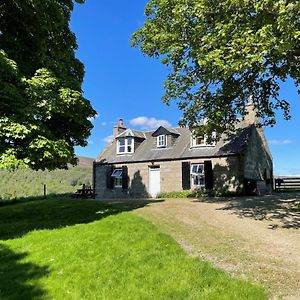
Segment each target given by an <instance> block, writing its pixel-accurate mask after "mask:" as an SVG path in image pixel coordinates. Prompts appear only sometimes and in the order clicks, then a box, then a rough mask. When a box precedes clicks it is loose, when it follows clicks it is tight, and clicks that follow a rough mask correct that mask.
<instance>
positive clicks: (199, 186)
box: [191, 163, 205, 188]
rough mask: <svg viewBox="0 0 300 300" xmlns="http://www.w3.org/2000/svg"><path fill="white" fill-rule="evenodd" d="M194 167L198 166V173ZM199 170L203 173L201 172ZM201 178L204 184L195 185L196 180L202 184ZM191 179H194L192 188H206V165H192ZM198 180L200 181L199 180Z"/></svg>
mask: <svg viewBox="0 0 300 300" xmlns="http://www.w3.org/2000/svg"><path fill="white" fill-rule="evenodd" d="M194 166H197V167H196V168H197V170H196V172H193V169H194ZM199 169H200V170H201V172H199ZM200 177H202V178H203V181H202V182H203V183H202V184H195V180H198V182H200V179H199V178H200ZM191 178H192V186H193V187H194V188H203V187H205V174H204V163H194V164H191ZM197 178H198V179H197Z"/></svg>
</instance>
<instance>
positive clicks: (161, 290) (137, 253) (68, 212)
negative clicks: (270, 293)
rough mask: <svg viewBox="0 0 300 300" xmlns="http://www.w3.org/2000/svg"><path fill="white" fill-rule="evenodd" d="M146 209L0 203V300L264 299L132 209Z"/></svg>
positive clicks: (96, 203)
mask: <svg viewBox="0 0 300 300" xmlns="http://www.w3.org/2000/svg"><path fill="white" fill-rule="evenodd" d="M145 205H146V202H142V203H136V204H135V203H131V205H127V204H126V205H125V204H123V205H122V204H115V205H113V206H112V205H109V204H104V203H102V202H100V201H87V200H70V199H67V198H64V197H63V196H61V197H60V196H57V198H56V199H49V200H35V201H31V202H25V203H6V204H4V205H2V206H0V228H1V231H0V298H1V299H9V300H10V299H228V300H229V299H256V300H257V299H266V294H265V292H264V291H263V290H262V288H260V287H257V286H254V285H252V284H250V283H248V282H246V281H244V280H239V279H234V278H232V277H230V276H229V275H227V274H226V273H225V272H223V271H221V270H218V269H215V268H213V267H212V266H211V265H210V264H209V263H207V262H205V261H203V260H201V259H199V258H195V257H191V256H188V255H187V254H186V253H185V252H184V251H183V250H182V248H181V247H180V246H179V245H178V244H177V243H176V242H175V241H174V240H173V239H172V238H171V237H169V236H168V235H166V234H164V233H162V232H161V231H160V229H159V227H156V226H154V225H153V224H151V223H150V222H148V221H146V220H144V219H143V218H141V217H139V216H136V215H134V214H132V213H131V212H130V210H132V209H136V208H138V207H143V206H145Z"/></svg>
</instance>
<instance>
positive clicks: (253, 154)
mask: <svg viewBox="0 0 300 300" xmlns="http://www.w3.org/2000/svg"><path fill="white" fill-rule="evenodd" d="M244 165H245V169H244V177H245V178H246V179H250V180H255V181H259V180H265V179H270V178H271V177H272V173H273V162H272V157H271V154H270V151H269V148H268V145H267V143H266V140H265V137H264V134H263V131H262V129H257V128H255V127H253V128H252V131H251V138H250V139H249V142H248V144H247V148H246V150H245V154H244ZM264 177H266V178H264Z"/></svg>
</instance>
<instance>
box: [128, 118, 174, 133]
mask: <svg viewBox="0 0 300 300" xmlns="http://www.w3.org/2000/svg"><path fill="white" fill-rule="evenodd" d="M129 123H130V125H133V126H137V127H140V128H141V129H144V130H145V129H146V130H151V129H157V128H158V127H159V126H165V127H171V126H172V125H171V123H170V122H168V121H167V120H158V119H156V118H148V117H137V118H134V119H132V120H130V121H129Z"/></svg>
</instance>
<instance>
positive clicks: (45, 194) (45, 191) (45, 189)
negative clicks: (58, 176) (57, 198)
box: [44, 184, 47, 198]
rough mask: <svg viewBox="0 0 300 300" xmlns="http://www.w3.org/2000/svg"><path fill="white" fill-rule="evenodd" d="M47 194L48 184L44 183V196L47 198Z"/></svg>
mask: <svg viewBox="0 0 300 300" xmlns="http://www.w3.org/2000/svg"><path fill="white" fill-rule="evenodd" d="M46 196H47V187H46V184H44V198H46Z"/></svg>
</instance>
